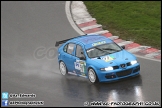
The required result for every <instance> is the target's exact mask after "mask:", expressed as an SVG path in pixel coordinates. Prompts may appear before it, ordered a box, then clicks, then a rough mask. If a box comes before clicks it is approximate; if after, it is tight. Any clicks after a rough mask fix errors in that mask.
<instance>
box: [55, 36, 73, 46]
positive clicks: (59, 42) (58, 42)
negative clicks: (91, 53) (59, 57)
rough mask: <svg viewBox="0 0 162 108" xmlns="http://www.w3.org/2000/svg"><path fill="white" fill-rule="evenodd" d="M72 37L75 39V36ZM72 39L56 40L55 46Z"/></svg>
mask: <svg viewBox="0 0 162 108" xmlns="http://www.w3.org/2000/svg"><path fill="white" fill-rule="evenodd" d="M70 39H73V38H70ZM70 39H66V40H62V41H56V43H55V47H58V46H59V45H60V44H62V43H65V42H67V41H68V40H70Z"/></svg>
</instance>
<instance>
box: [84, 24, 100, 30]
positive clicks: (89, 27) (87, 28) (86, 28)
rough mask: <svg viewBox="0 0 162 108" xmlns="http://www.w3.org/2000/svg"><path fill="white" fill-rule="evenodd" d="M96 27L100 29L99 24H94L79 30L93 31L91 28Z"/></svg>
mask: <svg viewBox="0 0 162 108" xmlns="http://www.w3.org/2000/svg"><path fill="white" fill-rule="evenodd" d="M98 27H102V25H101V24H96V25H92V26H87V27H83V28H81V30H83V31H86V30H89V29H93V28H98Z"/></svg>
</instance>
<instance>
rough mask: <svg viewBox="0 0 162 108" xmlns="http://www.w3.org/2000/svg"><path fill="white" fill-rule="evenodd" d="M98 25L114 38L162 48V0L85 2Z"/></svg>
mask: <svg viewBox="0 0 162 108" xmlns="http://www.w3.org/2000/svg"><path fill="white" fill-rule="evenodd" d="M84 4H85V5H86V7H87V9H88V11H89V13H90V14H91V16H92V17H93V18H96V20H97V23H98V24H101V25H102V26H103V29H104V30H109V32H110V33H112V34H113V35H114V36H115V35H116V36H120V38H121V39H123V40H131V41H134V42H136V43H139V44H141V45H146V46H151V47H154V48H157V49H161V1H97V2H96V1H84Z"/></svg>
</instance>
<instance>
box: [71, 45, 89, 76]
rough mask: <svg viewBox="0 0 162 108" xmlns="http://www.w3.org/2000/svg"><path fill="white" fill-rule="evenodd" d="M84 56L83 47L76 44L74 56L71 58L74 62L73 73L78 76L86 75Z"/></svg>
mask: <svg viewBox="0 0 162 108" xmlns="http://www.w3.org/2000/svg"><path fill="white" fill-rule="evenodd" d="M85 58H86V57H85V54H84V51H83V46H82V45H81V44H77V45H76V47H75V56H73V57H72V59H73V60H74V72H75V73H76V74H77V75H78V76H85V75H86V61H85Z"/></svg>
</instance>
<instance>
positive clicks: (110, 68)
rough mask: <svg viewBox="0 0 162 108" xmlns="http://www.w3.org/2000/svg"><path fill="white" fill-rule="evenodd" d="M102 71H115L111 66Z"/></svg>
mask: <svg viewBox="0 0 162 108" xmlns="http://www.w3.org/2000/svg"><path fill="white" fill-rule="evenodd" d="M100 70H101V71H109V70H113V67H111V66H109V67H107V68H101V69H100Z"/></svg>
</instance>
